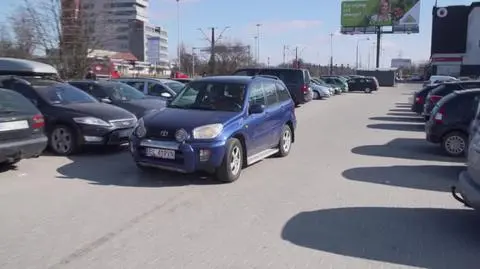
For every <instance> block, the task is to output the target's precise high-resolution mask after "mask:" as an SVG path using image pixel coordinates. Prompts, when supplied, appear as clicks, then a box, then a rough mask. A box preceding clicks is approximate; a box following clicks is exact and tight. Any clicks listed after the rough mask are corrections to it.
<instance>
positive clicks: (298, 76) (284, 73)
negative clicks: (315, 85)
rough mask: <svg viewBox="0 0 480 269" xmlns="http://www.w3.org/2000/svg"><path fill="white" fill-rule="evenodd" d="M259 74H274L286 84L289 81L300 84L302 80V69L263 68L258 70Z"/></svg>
mask: <svg viewBox="0 0 480 269" xmlns="http://www.w3.org/2000/svg"><path fill="white" fill-rule="evenodd" d="M260 75H269V76H276V77H278V78H279V79H280V80H281V81H283V82H285V83H286V84H289V83H295V84H300V83H303V82H304V81H303V72H302V70H275V69H264V70H261V71H260Z"/></svg>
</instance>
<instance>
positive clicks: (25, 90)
mask: <svg viewBox="0 0 480 269" xmlns="http://www.w3.org/2000/svg"><path fill="white" fill-rule="evenodd" d="M12 89H13V90H14V91H16V92H18V93H20V94H21V95H23V96H25V97H26V98H27V99H28V100H30V101H31V102H32V103H34V104H37V103H38V95H37V94H36V93H35V91H34V90H33V89H32V87H30V86H29V85H27V84H24V83H21V82H15V83H13V85H12Z"/></svg>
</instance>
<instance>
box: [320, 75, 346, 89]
mask: <svg viewBox="0 0 480 269" xmlns="http://www.w3.org/2000/svg"><path fill="white" fill-rule="evenodd" d="M321 79H322V80H323V81H325V82H326V83H328V84H332V85H336V86H338V87H339V88H340V90H341V91H340V92H339V93H341V92H348V90H349V88H348V80H346V79H345V78H343V77H340V76H322V77H321Z"/></svg>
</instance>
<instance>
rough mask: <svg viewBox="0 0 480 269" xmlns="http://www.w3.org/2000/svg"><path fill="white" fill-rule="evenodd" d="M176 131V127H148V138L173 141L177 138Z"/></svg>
mask: <svg viewBox="0 0 480 269" xmlns="http://www.w3.org/2000/svg"><path fill="white" fill-rule="evenodd" d="M175 132H176V130H175V129H166V128H152V129H148V131H147V135H146V138H147V139H152V140H160V141H173V140H175Z"/></svg>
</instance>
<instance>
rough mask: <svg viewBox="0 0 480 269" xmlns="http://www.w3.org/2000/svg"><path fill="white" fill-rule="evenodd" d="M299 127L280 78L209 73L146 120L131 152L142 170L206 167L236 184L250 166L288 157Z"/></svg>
mask: <svg viewBox="0 0 480 269" xmlns="http://www.w3.org/2000/svg"><path fill="white" fill-rule="evenodd" d="M295 127H296V118H295V105H294V102H293V101H292V98H291V96H290V94H289V92H288V89H287V87H286V86H285V84H284V83H283V82H282V81H281V80H279V79H276V78H273V77H267V76H255V77H242V76H217V77H205V78H202V79H198V80H195V81H193V82H191V83H189V84H188V85H186V86H185V88H184V89H183V90H182V91H181V92H180V93H179V94H178V95H177V96H176V97H175V98H174V99H173V100H172V101H171V102H170V103H169V104H168V106H167V107H164V108H160V110H159V111H157V112H153V113H150V114H148V115H146V116H144V117H143V118H141V119H140V120H139V121H138V123H137V126H136V127H135V129H134V132H133V134H132V136H131V138H130V151H131V153H132V155H133V159H134V160H135V163H136V164H137V166H138V167H139V168H140V169H145V168H152V167H153V168H160V169H165V170H171V171H177V172H182V173H191V172H195V171H207V172H211V173H215V175H216V177H217V179H219V180H220V181H223V182H233V181H235V180H237V179H238V178H239V177H240V173H241V170H242V168H243V167H244V166H246V165H250V164H252V163H255V162H258V161H260V160H262V159H264V158H267V157H269V156H272V155H277V156H280V157H284V156H287V155H288V153H289V152H290V149H291V146H292V143H293V142H294V138H295Z"/></svg>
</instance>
